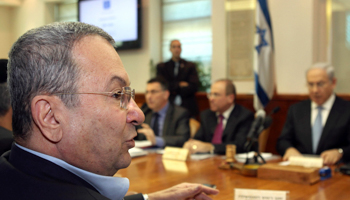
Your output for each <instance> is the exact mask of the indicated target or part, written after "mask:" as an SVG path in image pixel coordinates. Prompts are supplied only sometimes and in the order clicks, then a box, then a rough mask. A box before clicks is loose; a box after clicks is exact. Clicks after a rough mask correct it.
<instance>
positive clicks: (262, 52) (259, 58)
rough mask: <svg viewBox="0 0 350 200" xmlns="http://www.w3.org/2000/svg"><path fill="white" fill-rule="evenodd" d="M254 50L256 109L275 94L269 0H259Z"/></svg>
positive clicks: (260, 107)
mask: <svg viewBox="0 0 350 200" xmlns="http://www.w3.org/2000/svg"><path fill="white" fill-rule="evenodd" d="M255 21H256V34H255V46H254V47H255V51H254V77H255V95H254V108H255V110H259V109H263V108H264V107H265V106H266V105H267V103H268V102H269V101H270V99H271V98H272V96H273V92H274V85H275V84H274V83H275V79H274V67H273V63H274V62H273V58H274V56H273V36H272V27H271V20H270V15H269V9H268V7H267V0H257V5H256V15H255Z"/></svg>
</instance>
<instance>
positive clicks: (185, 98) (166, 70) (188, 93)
mask: <svg viewBox="0 0 350 200" xmlns="http://www.w3.org/2000/svg"><path fill="white" fill-rule="evenodd" d="M174 68H175V62H174V61H172V60H169V61H168V62H165V63H160V64H158V65H157V76H161V77H163V78H164V79H165V80H166V81H168V83H169V91H170V97H169V100H170V102H171V103H173V102H174V99H175V96H176V95H180V96H181V99H182V104H181V106H182V107H184V108H186V109H187V110H188V111H189V112H190V113H191V116H196V115H197V114H198V112H199V111H198V105H197V101H196V97H195V93H196V92H197V91H198V87H199V78H198V73H197V70H196V65H195V64H194V63H193V62H188V61H186V60H184V59H181V60H180V67H179V72H178V75H177V76H176V77H175V75H174ZM181 81H186V82H188V84H189V86H188V87H180V86H179V83H180V82H181Z"/></svg>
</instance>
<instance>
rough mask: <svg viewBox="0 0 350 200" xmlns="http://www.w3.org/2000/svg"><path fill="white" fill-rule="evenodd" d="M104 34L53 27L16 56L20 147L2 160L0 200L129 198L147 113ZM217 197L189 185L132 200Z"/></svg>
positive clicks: (33, 35)
mask: <svg viewBox="0 0 350 200" xmlns="http://www.w3.org/2000/svg"><path fill="white" fill-rule="evenodd" d="M114 44H115V42H114V40H113V38H112V37H111V36H110V35H109V34H108V33H106V32H105V31H103V30H102V29H100V28H98V27H95V26H92V25H89V24H85V23H80V22H63V23H54V24H50V25H46V26H43V27H39V28H36V29H32V30H30V31H28V32H26V33H25V34H24V35H23V36H21V37H20V38H19V39H18V40H17V41H16V42H15V43H14V45H13V46H12V48H11V50H10V53H9V72H10V73H9V81H8V82H9V86H10V94H11V105H12V108H13V122H12V123H13V126H12V127H13V133H14V137H15V144H14V145H12V148H11V150H10V151H8V152H6V153H4V154H3V155H2V156H0V194H1V199H6V200H12V199H13V200H15V199H53V200H55V199H57V200H62V199H66V200H69V199H84V200H89V199H91V200H92V199H93V200H107V199H116V200H121V199H124V195H125V194H126V192H127V191H128V188H129V180H128V179H127V178H122V177H114V176H113V175H114V174H115V173H116V172H117V171H118V170H119V169H122V168H125V167H128V166H129V164H130V162H131V157H130V154H129V151H128V150H129V149H130V148H133V147H134V146H135V141H134V139H133V138H134V137H135V136H136V135H137V133H136V129H135V126H137V125H140V124H141V123H142V122H143V120H144V115H143V113H142V111H141V110H140V108H139V107H138V106H137V104H136V103H135V101H134V96H135V90H133V89H131V88H130V79H129V76H128V74H127V72H126V70H125V69H124V66H123V63H122V61H121V59H120V57H119V56H118V53H117V51H116V50H115V48H114V46H113V45H114ZM217 192H218V191H217V190H214V189H211V188H208V187H205V186H202V185H200V184H190V183H184V184H179V185H176V186H174V187H171V188H170V189H166V190H162V191H159V192H154V193H150V194H148V197H147V195H142V194H137V195H132V196H128V197H125V199H135V200H136V199H137V200H144V199H151V200H157V199H164V200H168V199H169V200H170V199H210V197H208V196H207V195H206V194H216V193H217Z"/></svg>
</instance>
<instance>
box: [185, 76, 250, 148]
mask: <svg viewBox="0 0 350 200" xmlns="http://www.w3.org/2000/svg"><path fill="white" fill-rule="evenodd" d="M208 98H209V104H210V109H208V110H205V111H203V112H202V113H201V116H200V117H201V126H200V128H199V130H198V132H197V133H196V135H195V136H194V139H190V140H189V141H187V142H186V143H185V145H184V148H187V149H189V150H190V151H191V153H197V152H213V153H217V154H225V151H226V145H227V144H235V145H236V151H237V152H244V149H243V147H244V143H245V142H246V138H247V134H248V131H249V128H250V126H251V123H252V122H253V120H254V114H253V112H251V111H250V110H248V109H246V108H244V107H243V106H241V105H238V104H235V98H236V88H235V86H234V84H233V83H232V81H231V80H227V79H222V80H218V81H216V82H215V83H214V84H212V86H211V91H210V93H209V94H208Z"/></svg>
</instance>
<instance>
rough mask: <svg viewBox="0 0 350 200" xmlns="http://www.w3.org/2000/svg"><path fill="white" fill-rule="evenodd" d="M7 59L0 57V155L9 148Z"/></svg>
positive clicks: (9, 116) (10, 135) (9, 109)
mask: <svg viewBox="0 0 350 200" xmlns="http://www.w3.org/2000/svg"><path fill="white" fill-rule="evenodd" d="M6 82H7V59H0V156H1V155H2V154H3V153H5V152H6V151H8V150H10V149H11V145H12V142H13V134H12V108H11V102H10V92H9V91H8V87H7V83H6Z"/></svg>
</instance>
